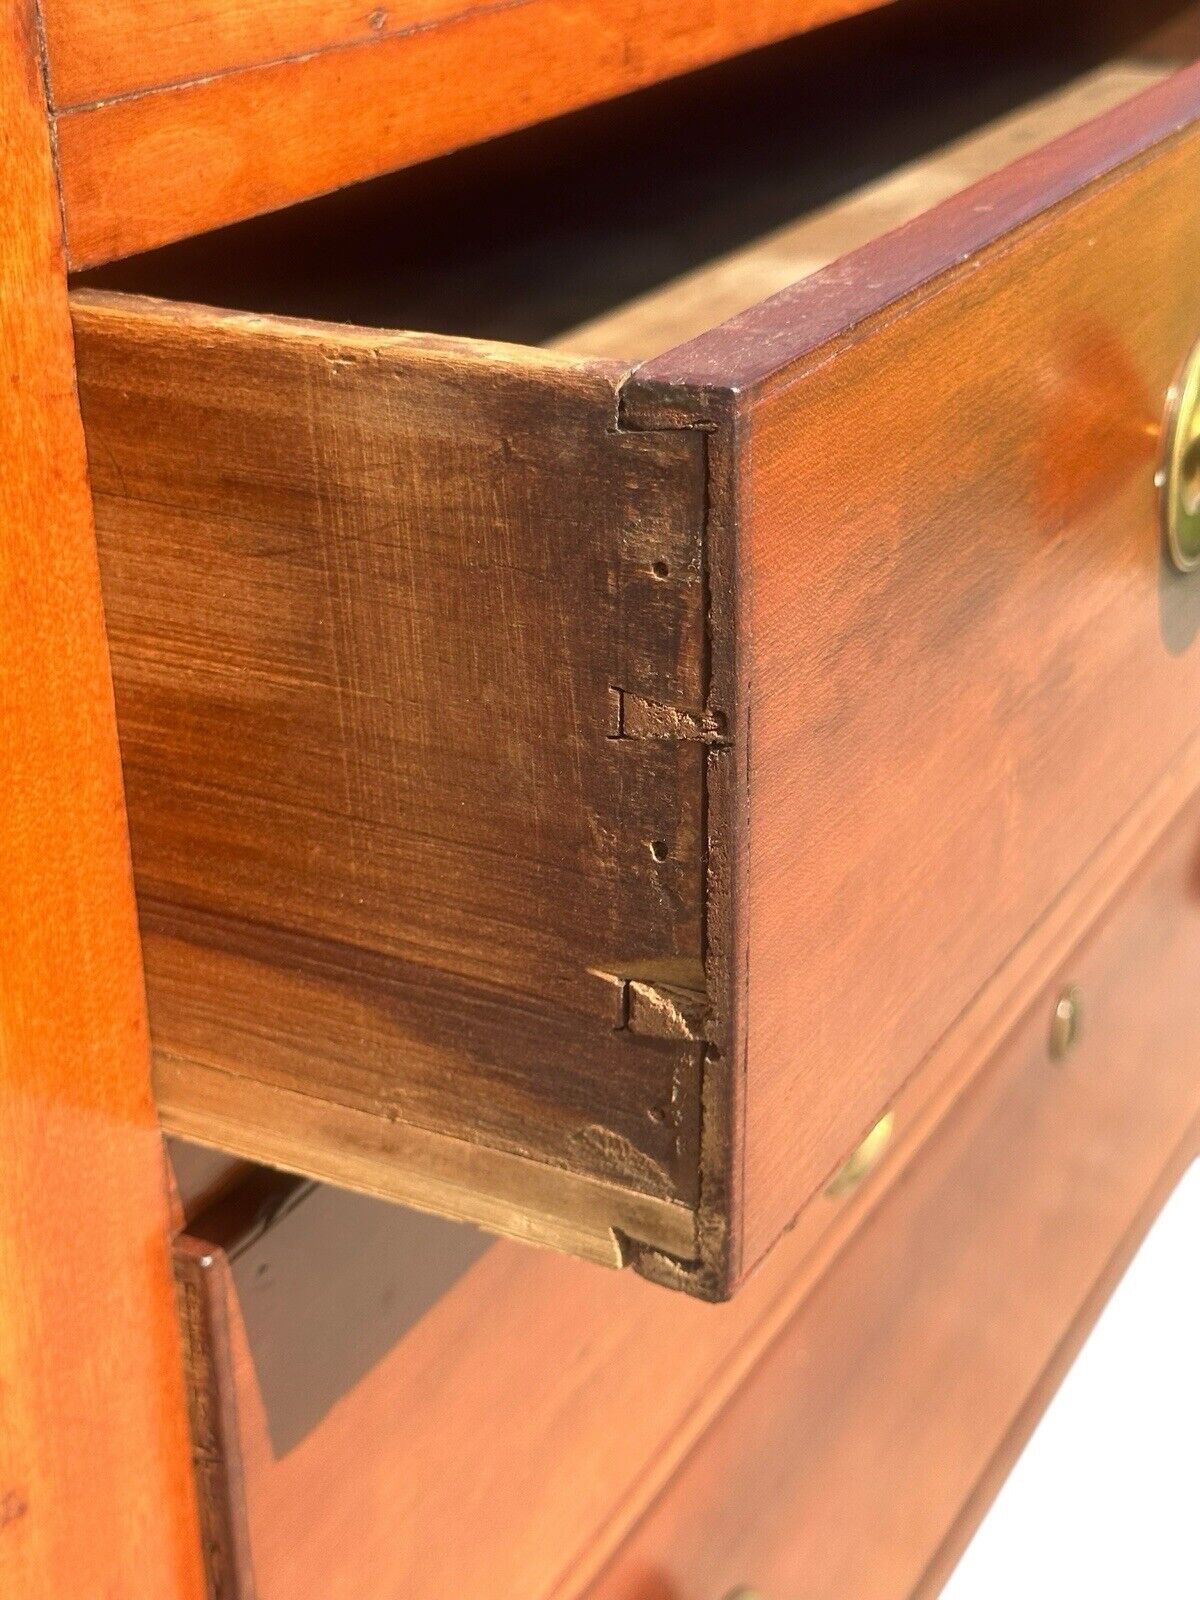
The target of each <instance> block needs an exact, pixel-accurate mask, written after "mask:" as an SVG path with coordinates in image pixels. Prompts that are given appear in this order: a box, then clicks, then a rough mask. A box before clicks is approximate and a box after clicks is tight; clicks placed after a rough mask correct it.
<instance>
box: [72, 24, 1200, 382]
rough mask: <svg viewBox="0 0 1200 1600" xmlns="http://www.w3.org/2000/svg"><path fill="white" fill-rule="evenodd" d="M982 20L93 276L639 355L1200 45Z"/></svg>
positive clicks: (783, 281) (516, 139) (775, 55)
mask: <svg viewBox="0 0 1200 1600" xmlns="http://www.w3.org/2000/svg"><path fill="white" fill-rule="evenodd" d="M1043 9H1044V8H1043ZM1114 9H1116V11H1117V16H1116V17H1115V18H1114V16H1113V11H1114ZM965 10H966V12H967V13H968V14H967V15H964V8H962V7H960V6H947V5H946V4H945V0H935V3H933V4H930V3H928V0H925V3H921V4H905V3H901V4H899V5H897V6H896V7H894V8H891V9H889V10H888V11H886V12H884V13H879V14H875V15H873V16H871V17H868V18H866V19H862V18H859V19H855V20H853V21H851V22H849V23H845V24H842V25H839V26H835V27H831V28H828V29H825V30H822V31H821V32H820V33H818V34H816V35H813V36H805V37H802V38H800V39H797V40H794V41H790V42H788V43H786V44H784V45H781V46H776V47H773V48H771V49H768V50H763V51H759V52H756V53H755V54H753V55H751V56H748V57H745V58H742V59H741V60H738V61H734V62H732V63H727V64H724V65H723V66H721V67H718V68H715V69H712V70H709V71H706V72H702V73H697V74H693V75H691V76H689V77H688V78H685V79H683V80H680V81H678V82H675V83H671V84H667V85H662V86H659V87H657V88H655V89H652V90H649V91H645V92H643V93H641V94H638V95H634V96H631V97H628V98H627V99H624V100H622V101H618V102H615V103H612V104H609V105H605V106H602V107H599V108H595V109H593V110H590V111H587V112H583V113H579V114H576V115H574V116H570V117H565V118H562V119H559V120H558V121H556V122H553V123H550V124H545V125H542V126H540V127H537V128H534V129H532V130H530V131H527V132H524V133H521V134H517V135H513V136H510V137H508V138H504V139H500V140H497V141H495V142H494V143H492V144H491V145H488V146H484V147H481V148H473V149H470V150H467V151H464V152H461V153H459V154H457V155H454V156H451V157H448V158H443V159H442V160H439V161H435V162H431V163H429V164H428V165H426V166H423V167H420V168H415V169H410V170H407V171H405V172H401V173H397V174H394V175H392V176H389V177H387V178H384V179H381V180H376V181H374V182H371V183H367V184H363V185H359V186H357V187H355V188H351V189H348V190H345V191H343V192H341V193H339V194H335V195H332V196H329V197H327V198H325V199H322V200H318V201H314V202H311V203H308V204H305V205H302V206H298V207H295V208H292V209H291V210H288V211H284V212H280V213H277V214H275V215H272V216H268V217H263V218H257V219H254V220H252V221H250V222H246V223H241V224H238V225H236V226H233V227H230V228H226V229H223V230H220V231H219V232H216V233H213V234H210V235H207V236H203V237H199V238H195V239H191V240H188V241H185V242H183V243H181V244H177V245H172V246H169V247H167V248H165V249H162V250H159V251H156V252H153V253H150V254H147V255H144V256H141V257H135V258H132V259H129V260H126V261H122V262H118V263H115V264H113V265H110V266H108V267H105V268H103V269H100V270H98V271H95V272H92V273H88V274H82V275H80V278H79V282H80V283H81V284H88V285H93V286H97V287H107V288H115V289H121V290H126V291H131V292H136V293H142V294H150V295H156V296H162V297H164V298H169V299H174V300H182V301H191V302H196V303H208V304H214V305H219V306H221V307H223V308H229V309H234V310H245V311H252V312H262V313H272V314H280V315H285V316H297V317H306V318H317V319H321V320H327V321H331V322H342V323H352V324H358V325H362V326H367V327H379V328H407V329H413V330H418V331H421V332H428V333H435V334H447V335H458V336H467V337H474V338H479V339H487V340H499V341H505V342H513V343H519V344H527V345H547V346H551V347H555V348H557V349H560V350H563V351H568V352H570V353H572V354H575V355H581V356H594V357H608V358H612V359H616V360H621V361H644V360H647V359H649V358H651V357H653V356H655V355H658V354H660V353H662V352H663V351H665V350H667V349H670V348H671V347H673V346H675V345H678V344H681V343H683V342H684V341H685V340H687V339H690V338H692V337H693V336H695V335H697V334H699V333H702V332H703V331H704V330H705V329H707V328H709V327H711V326H712V325H714V324H715V323H719V322H722V321H724V320H725V319H727V318H729V317H731V316H733V315H735V314H736V313H738V312H740V311H742V310H744V309H746V308H747V307H749V306H751V305H753V304H755V303H756V302H757V301H759V300H762V299H764V298H765V297H767V296H769V295H771V294H773V293H775V292H776V291H778V290H781V289H783V288H785V287H787V286H788V285H789V284H792V283H795V282H796V281H798V280H800V279H802V278H804V277H806V276H808V275H809V274H811V273H813V272H815V271H817V270H819V269H820V268H821V267H824V266H826V265H828V264H829V263H830V262H832V261H834V260H836V259H837V258H839V257H841V256H843V255H845V254H847V253H849V252H850V251H852V250H854V249H856V248H858V247H859V246H861V245H864V244H866V243H868V242H869V241H870V240H871V239H873V238H877V237H879V236H881V235H883V234H885V233H887V232H889V231H890V230H892V229H894V228H897V227H899V226H901V225H902V224H903V223H905V222H907V221H909V220H910V219H911V218H913V217H914V216H916V215H918V214H919V213H921V212H923V211H925V210H927V209H929V208H930V207H931V206H933V205H935V204H937V203H938V202H939V201H942V200H945V199H948V198H949V197H951V196H952V195H954V194H957V193H959V192H961V191H962V190H963V189H965V188H967V187H968V186H969V185H971V184H972V183H974V182H976V181H978V180H980V179H982V178H984V177H986V176H988V175H989V174H991V173H994V172H996V171H998V170H1000V169H1001V168H1003V167H1004V166H1006V165H1007V164H1009V163H1010V162H1012V161H1014V160H1016V159H1017V158H1019V157H1021V156H1023V155H1026V154H1028V153H1030V152H1032V151H1035V150H1037V149H1038V148H1039V147H1040V146H1042V145H1044V144H1046V143H1047V142H1049V141H1050V140H1052V139H1054V138H1056V137H1058V136H1060V135H1062V134H1064V133H1067V132H1069V131H1070V130H1071V129H1073V128H1076V127H1079V126H1080V125H1082V124H1083V123H1085V122H1087V121H1088V120H1090V119H1091V118H1093V117H1097V116H1099V115H1101V114H1102V113H1103V112H1105V111H1107V110H1109V109H1111V108H1112V107H1114V106H1115V105H1117V104H1119V103H1121V102H1122V101H1124V100H1127V99H1130V98H1131V97H1133V96H1134V95H1136V94H1137V93H1138V92H1139V91H1140V90H1143V89H1145V88H1147V87H1149V86H1150V85H1151V84H1153V83H1155V82H1157V81H1158V80H1160V79H1161V78H1163V77H1165V76H1166V75H1168V74H1169V73H1170V72H1172V71H1173V70H1175V69H1177V68H1178V67H1180V66H1182V65H1184V64H1186V63H1187V62H1188V61H1190V60H1192V59H1194V58H1195V57H1196V56H1197V55H1198V54H1200V11H1198V10H1197V8H1196V7H1195V6H1193V5H1190V4H1189V5H1181V4H1180V3H1179V0H1151V3H1150V4H1147V5H1145V6H1139V7H1137V8H1136V10H1137V11H1138V13H1139V15H1138V16H1137V17H1136V18H1135V19H1131V16H1130V8H1128V7H1120V8H1113V7H1112V6H1111V5H1109V4H1106V3H1098V0H1090V3H1088V4H1084V5H1080V6H1076V7H1073V8H1070V12H1069V14H1067V15H1063V16H1059V17H1054V18H1051V19H1049V20H1048V19H1047V18H1045V17H1044V16H1039V17H1038V18H1037V25H1036V27H1031V26H1030V25H1029V19H1028V8H1026V7H1024V6H1022V5H1017V6H1012V5H1008V6H1001V7H1000V8H999V9H998V11H994V10H989V8H988V7H987V6H984V7H976V6H972V7H969V8H965ZM847 108H849V110H848V109H847Z"/></svg>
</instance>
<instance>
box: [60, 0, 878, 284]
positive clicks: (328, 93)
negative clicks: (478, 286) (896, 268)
mask: <svg viewBox="0 0 1200 1600" xmlns="http://www.w3.org/2000/svg"><path fill="white" fill-rule="evenodd" d="M881 3H882V0H751V3H749V4H741V5H732V4H729V3H726V0H723V3H720V4H718V5H716V6H709V7H705V8H701V9H700V10H698V9H697V8H696V7H695V5H693V4H692V3H691V0H653V3H652V4H651V5H649V6H647V5H646V4H644V3H641V0H589V3H588V4H587V5H585V6H578V5H568V4H564V3H562V0H526V3H524V4H520V5H516V6H508V5H487V4H477V5H467V6H466V7H463V6H455V5H453V4H452V3H447V0H415V3H414V0H409V3H408V4H407V5H406V6H405V7H404V8H403V9H401V10H396V9H394V8H389V7H383V6H381V7H379V8H378V9H377V10H375V11H372V12H369V13H368V12H366V11H363V10H361V9H356V8H352V7H349V6H347V5H346V4H345V3H344V0H305V3H304V4H302V5H296V4H294V3H293V0H271V3H270V4H268V5H261V4H253V3H251V0H206V3H204V4H202V5H200V6H198V7H193V8H190V9H189V11H188V13H187V14H186V16H184V17H183V18H182V19H181V18H180V17H179V16H178V15H177V14H176V12H175V11H174V10H172V9H171V8H170V7H169V6H168V5H167V4H166V0H122V3H121V4H120V5H118V6H116V7H115V8H114V7H108V8H104V9H103V10H98V9H97V8H96V7H95V6H93V5H90V4H88V3H87V0H50V3H49V4H47V6H46V8H45V9H46V35H47V45H48V49H49V67H50V81H51V85H52V88H53V91H54V99H55V104H56V107H57V108H58V113H59V114H58V119H57V128H58V148H59V156H60V161H61V170H62V182H63V199H64V206H65V214H66V225H67V237H68V242H69V249H70V255H71V261H72V264H73V265H75V266H85V265H92V264H95V263H96V262H98V261H105V260H109V259H111V258H113V257H114V256H120V255H126V254H129V253H131V252H132V251H135V250H144V249H147V248H149V247H150V246H152V245H156V244H162V243H164V242H165V241H166V240H169V239H176V238H180V237H182V236H183V235H186V234H189V233H195V232H198V231H200V230H202V229H205V228H213V227H216V226H218V225H219V224H221V223H226V222H230V221H233V220H235V219H236V218H238V217H245V216H249V215H251V214H253V213H254V212H257V211H263V210H267V209H270V208H272V207H276V206H283V205H287V204H290V203H291V202H293V201H296V200H301V199H304V198H307V197H309V196H312V195H315V194H321V193H323V192H324V191H326V190H329V189H333V188H336V187H337V186H338V185H340V184H345V183H350V182H353V181H354V180H356V179H360V178H365V177H369V176H371V175H372V174H374V173H379V172H385V171H387V170H388V169H389V168H393V167H399V166H404V165H406V164H408V163H410V162H416V161H422V160H427V159H428V158H429V157H431V156H436V155H440V154H442V153H443V152H445V151H447V150H453V149H456V148H458V147H459V146H461V145H464V144H469V143H471V142H473V141H475V140H479V139H485V138H488V137H491V136H493V135H495V134H499V133H504V132H507V131H508V130H509V129H512V128H519V127H523V126H525V125H527V124H529V123H531V122H536V121H539V120H541V119H543V118H546V117H552V116H557V115H558V114H560V113H561V112H564V111H569V110H571V109H572V108H573V107H576V106H581V105H586V104H588V103H590V102H592V101H595V100H602V99H606V98H608V97H610V96H613V95H618V94H622V93H625V92H626V91H628V90H630V89H635V88H637V87H639V86H640V85H642V84H647V83H652V82H653V81H655V80H656V79H658V78H664V77H669V76H671V75H673V74H675V73H680V72H685V71H687V70H688V69H689V68H692V67H697V66H701V65H703V64H704V63H706V62H710V61H715V60H718V59H719V58H720V57H722V56H726V55H732V54H734V53H735V52H737V51H740V50H747V49H749V48H751V47H752V46H754V45H759V44H765V43H767V42H768V41H769V40H771V39H778V38H782V37H783V36H784V35H786V34H788V33H796V32H800V31H802V30H803V29H805V28H811V27H814V26H816V25H817V24H818V23H822V22H828V21H830V20H831V19H832V18H834V17H839V16H848V15H851V14H853V13H855V12H859V11H865V10H869V9H871V7H872V6H874V5H878V4H881Z"/></svg>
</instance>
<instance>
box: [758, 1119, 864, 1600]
mask: <svg viewBox="0 0 1200 1600" xmlns="http://www.w3.org/2000/svg"><path fill="white" fill-rule="evenodd" d="M895 1126H896V1117H895V1113H894V1112H892V1111H886V1112H885V1113H884V1114H883V1116H882V1117H880V1119H879V1121H878V1122H877V1123H876V1124H875V1126H874V1127H873V1128H872V1129H871V1130H870V1131H869V1132H868V1133H867V1135H866V1137H865V1138H864V1139H862V1140H861V1141H860V1143H858V1144H857V1145H856V1146H855V1147H854V1149H853V1150H851V1152H850V1154H849V1155H848V1156H847V1157H846V1159H845V1161H843V1162H842V1164H841V1166H840V1167H839V1168H838V1169H837V1171H836V1172H835V1173H834V1175H833V1177H832V1178H830V1180H829V1182H828V1183H827V1184H826V1185H825V1193H826V1194H827V1195H828V1196H829V1197H830V1198H831V1199H833V1200H837V1199H840V1198H841V1196H842V1195H846V1194H853V1193H854V1191H855V1189H857V1188H859V1187H861V1185H862V1184H864V1183H865V1182H866V1180H867V1179H868V1178H869V1177H870V1176H871V1174H872V1173H873V1172H874V1170H875V1168H876V1167H877V1166H878V1165H879V1163H880V1161H881V1160H882V1159H883V1156H884V1153H885V1151H886V1150H887V1147H888V1145H890V1144H891V1142H892V1133H893V1131H894V1130H895ZM735 1593H736V1591H735Z"/></svg>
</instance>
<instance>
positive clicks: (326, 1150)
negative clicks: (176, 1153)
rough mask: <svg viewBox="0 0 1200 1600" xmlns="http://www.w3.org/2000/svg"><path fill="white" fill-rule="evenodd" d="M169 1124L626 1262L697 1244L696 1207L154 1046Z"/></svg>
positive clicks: (513, 1234)
mask: <svg viewBox="0 0 1200 1600" xmlns="http://www.w3.org/2000/svg"><path fill="white" fill-rule="evenodd" d="M154 1083H155V1093H156V1096H157V1100H158V1109H159V1117H160V1119H161V1121H162V1124H163V1127H164V1128H165V1129H166V1130H167V1131H168V1132H170V1133H176V1134H180V1135H182V1136H183V1137H184V1138H188V1139H194V1140H196V1142H197V1143H199V1144H208V1145H213V1146H215V1147H216V1148H218V1149H221V1150H228V1151H231V1152H232V1153H233V1154H235V1155H240V1156H244V1157H246V1158H247V1159H248V1160H251V1161H260V1162H264V1163H266V1164H267V1165H269V1166H273V1167H280V1168H283V1169H284V1170H285V1171H289V1172H296V1173H300V1174H302V1175H304V1176H305V1177H311V1178H318V1179H321V1180H322V1181H324V1182H327V1183H333V1184H339V1185H341V1186H343V1187H346V1188H351V1189H357V1190H361V1191H362V1192H364V1193H366V1194H373V1195H377V1196H378V1197H380V1198H381V1199H386V1200H396V1201H400V1202H402V1203H403V1204H405V1205H409V1206H413V1207H415V1208H416V1209H417V1210H419V1211H432V1212H435V1213H437V1214H438V1215H439V1216H446V1217H454V1218H456V1219H458V1220H459V1221H463V1222H473V1223H476V1224H477V1225H478V1226H479V1227H481V1228H485V1229H487V1230H488V1231H489V1232H491V1233H498V1234H503V1235H504V1236H506V1237H508V1238H513V1239H519V1240H523V1241H524V1242H525V1243H528V1244H537V1245H543V1246H546V1247H548V1248H550V1249H555V1250H564V1251H567V1252H568V1253H569V1254H571V1255H578V1256H582V1257H583V1258H584V1259H586V1260H589V1261H594V1262H597V1263H599V1264H600V1265H602V1266H609V1267H620V1266H624V1265H626V1264H627V1263H628V1262H629V1260H630V1256H631V1253H633V1254H636V1253H637V1251H638V1250H640V1249H641V1248H644V1247H650V1248H653V1249H655V1250H658V1251H662V1252H664V1253H665V1254H667V1255H669V1256H674V1257H678V1258H681V1259H685V1260H686V1259H689V1258H691V1257H694V1255H695V1238H696V1222H695V1213H694V1212H693V1211H692V1209H691V1208H690V1207H688V1206H685V1205H681V1204H679V1203H678V1202H675V1201H670V1200H662V1199H658V1198H657V1197H655V1196H652V1195H645V1194H638V1193H636V1192H635V1191H634V1190H631V1189H624V1188H621V1187H620V1186H619V1185H617V1184H609V1183H605V1182H604V1181H603V1180H602V1179H599V1178H591V1177H586V1176H583V1175H581V1174H577V1173H572V1172H568V1171H566V1170H565V1169H562V1168H558V1167H552V1166H550V1165H548V1164H547V1163H545V1162H541V1161H533V1160H530V1159H528V1158H526V1157H522V1156H517V1155H511V1154H509V1153H508V1152H507V1151H503V1150H498V1149H496V1148H494V1147H493V1146H490V1145H476V1144H470V1143H468V1142H467V1141H466V1140H462V1139H454V1138H451V1137H449V1136H448V1135H446V1134H442V1133H436V1132H432V1131H430V1130H428V1129H424V1128H419V1127H416V1126H414V1125H412V1124H410V1123H403V1122H389V1123H387V1124H386V1125H384V1124H381V1123H380V1120H379V1118H377V1117H374V1116H372V1115H370V1114H369V1113H368V1112H364V1111H359V1110H357V1109H355V1108H354V1107H351V1106H344V1105H335V1104H333V1103H332V1102H330V1101H327V1100H319V1099H317V1098H315V1097H314V1096H311V1095H305V1094H300V1093H298V1092H296V1091H295V1090H290V1089H283V1088H277V1087H272V1086H270V1085H267V1084H262V1083H257V1082H255V1081H254V1080H252V1079H250V1078H243V1077H240V1076H238V1075H236V1074H234V1073H229V1072H224V1071H222V1070H221V1069H220V1068H217V1067H212V1066H208V1065H206V1064H205V1063H203V1062H197V1061H186V1062H184V1061H182V1060H179V1059H178V1058H174V1057H172V1056H169V1055H167V1054H165V1053H164V1052H162V1051H156V1052H155V1056H154Z"/></svg>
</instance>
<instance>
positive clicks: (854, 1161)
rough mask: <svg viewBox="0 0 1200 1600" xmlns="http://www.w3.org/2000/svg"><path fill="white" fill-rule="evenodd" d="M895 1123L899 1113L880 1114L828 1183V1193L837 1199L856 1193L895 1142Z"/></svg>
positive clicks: (826, 1187) (826, 1191)
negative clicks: (893, 1135)
mask: <svg viewBox="0 0 1200 1600" xmlns="http://www.w3.org/2000/svg"><path fill="white" fill-rule="evenodd" d="M895 1126H896V1114H895V1112H893V1111H887V1112H885V1113H884V1114H883V1116H882V1117H880V1119H879V1121H878V1122H877V1123H876V1124H875V1126H874V1127H873V1128H872V1129H871V1131H870V1132H869V1133H868V1134H867V1136H866V1138H864V1139H863V1140H862V1141H861V1142H860V1143H859V1144H858V1145H856V1146H855V1148H854V1149H853V1150H852V1151H851V1152H850V1154H849V1155H848V1156H847V1157H846V1159H845V1161H843V1162H842V1164H841V1166H840V1167H839V1168H838V1169H837V1171H836V1172H835V1173H834V1175H833V1177H832V1178H830V1180H829V1182H828V1183H827V1184H826V1185H825V1193H826V1194H827V1195H828V1196H829V1197H830V1198H831V1199H833V1200H837V1199H840V1198H841V1197H842V1196H843V1195H847V1194H853V1193H854V1191H855V1189H857V1188H858V1186H859V1184H861V1183H864V1182H865V1181H866V1179H867V1178H869V1177H870V1175H871V1174H872V1172H874V1170H875V1168H876V1167H877V1166H878V1165H879V1163H880V1161H881V1160H882V1159H883V1154H884V1152H885V1151H886V1149H887V1147H888V1145H890V1144H891V1142H892V1133H893V1132H894V1130H895Z"/></svg>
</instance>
